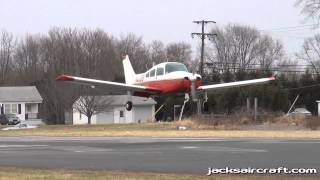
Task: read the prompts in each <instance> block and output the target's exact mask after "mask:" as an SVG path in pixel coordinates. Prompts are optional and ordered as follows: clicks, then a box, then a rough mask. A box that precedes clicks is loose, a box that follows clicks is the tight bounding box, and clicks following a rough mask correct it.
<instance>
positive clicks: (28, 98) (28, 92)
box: [0, 86, 42, 103]
mask: <svg viewBox="0 0 320 180" xmlns="http://www.w3.org/2000/svg"><path fill="white" fill-rule="evenodd" d="M0 102H2V103H5V102H42V97H41V96H40V94H39V92H38V90H37V88H36V87H35V86H12V87H0Z"/></svg>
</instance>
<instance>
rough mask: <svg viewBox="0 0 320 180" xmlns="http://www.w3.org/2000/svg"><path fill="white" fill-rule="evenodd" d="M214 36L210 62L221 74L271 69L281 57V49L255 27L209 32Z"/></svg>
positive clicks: (236, 27) (209, 53) (239, 27)
mask: <svg viewBox="0 0 320 180" xmlns="http://www.w3.org/2000/svg"><path fill="white" fill-rule="evenodd" d="M212 33H216V34H217V37H216V38H213V39H212V40H211V43H212V44H211V45H212V46H211V52H207V54H208V55H209V58H208V59H209V61H211V63H212V64H213V67H214V68H216V69H218V70H219V71H220V72H221V73H225V72H233V73H237V72H241V71H246V70H247V69H250V68H253V67H254V68H257V64H258V67H259V68H261V69H270V67H271V66H272V65H273V64H274V63H275V61H277V60H279V59H281V58H282V55H283V47H282V44H281V43H280V42H279V41H274V40H273V39H272V38H271V37H270V36H268V35H261V34H260V33H259V31H258V30H257V29H255V28H252V27H248V26H239V25H229V26H227V27H225V28H223V29H221V28H216V29H213V30H212Z"/></svg>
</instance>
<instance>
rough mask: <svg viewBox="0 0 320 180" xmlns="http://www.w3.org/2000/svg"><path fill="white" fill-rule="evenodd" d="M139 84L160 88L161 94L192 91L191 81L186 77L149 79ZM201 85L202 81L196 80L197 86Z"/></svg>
mask: <svg viewBox="0 0 320 180" xmlns="http://www.w3.org/2000/svg"><path fill="white" fill-rule="evenodd" d="M139 85H143V86H145V87H150V88H154V89H159V90H160V91H161V94H173V93H187V92H190V86H191V82H190V81H189V80H186V79H169V80H168V79H167V80H155V81H147V82H143V83H142V84H139ZM199 86H201V81H200V80H196V88H198V87H199Z"/></svg>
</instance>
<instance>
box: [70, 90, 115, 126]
mask: <svg viewBox="0 0 320 180" xmlns="http://www.w3.org/2000/svg"><path fill="white" fill-rule="evenodd" d="M84 89H86V92H89V91H88V89H87V88H84ZM111 103H112V99H111V98H110V97H107V96H96V95H88V94H86V95H83V96H80V97H79V99H78V100H76V101H75V103H74V106H73V107H74V108H75V109H76V110H77V111H79V112H80V113H81V114H84V115H85V116H87V118H88V124H91V118H92V116H93V115H95V114H99V113H102V112H106V111H108V110H110V105H111Z"/></svg>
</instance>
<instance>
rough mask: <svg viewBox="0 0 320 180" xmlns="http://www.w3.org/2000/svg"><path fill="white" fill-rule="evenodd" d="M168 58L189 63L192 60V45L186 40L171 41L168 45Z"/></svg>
mask: <svg viewBox="0 0 320 180" xmlns="http://www.w3.org/2000/svg"><path fill="white" fill-rule="evenodd" d="M166 53H167V58H168V60H170V61H176V62H181V63H187V62H189V61H191V53H192V50H191V46H190V44H187V43H185V42H179V43H170V44H168V45H167V47H166Z"/></svg>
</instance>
